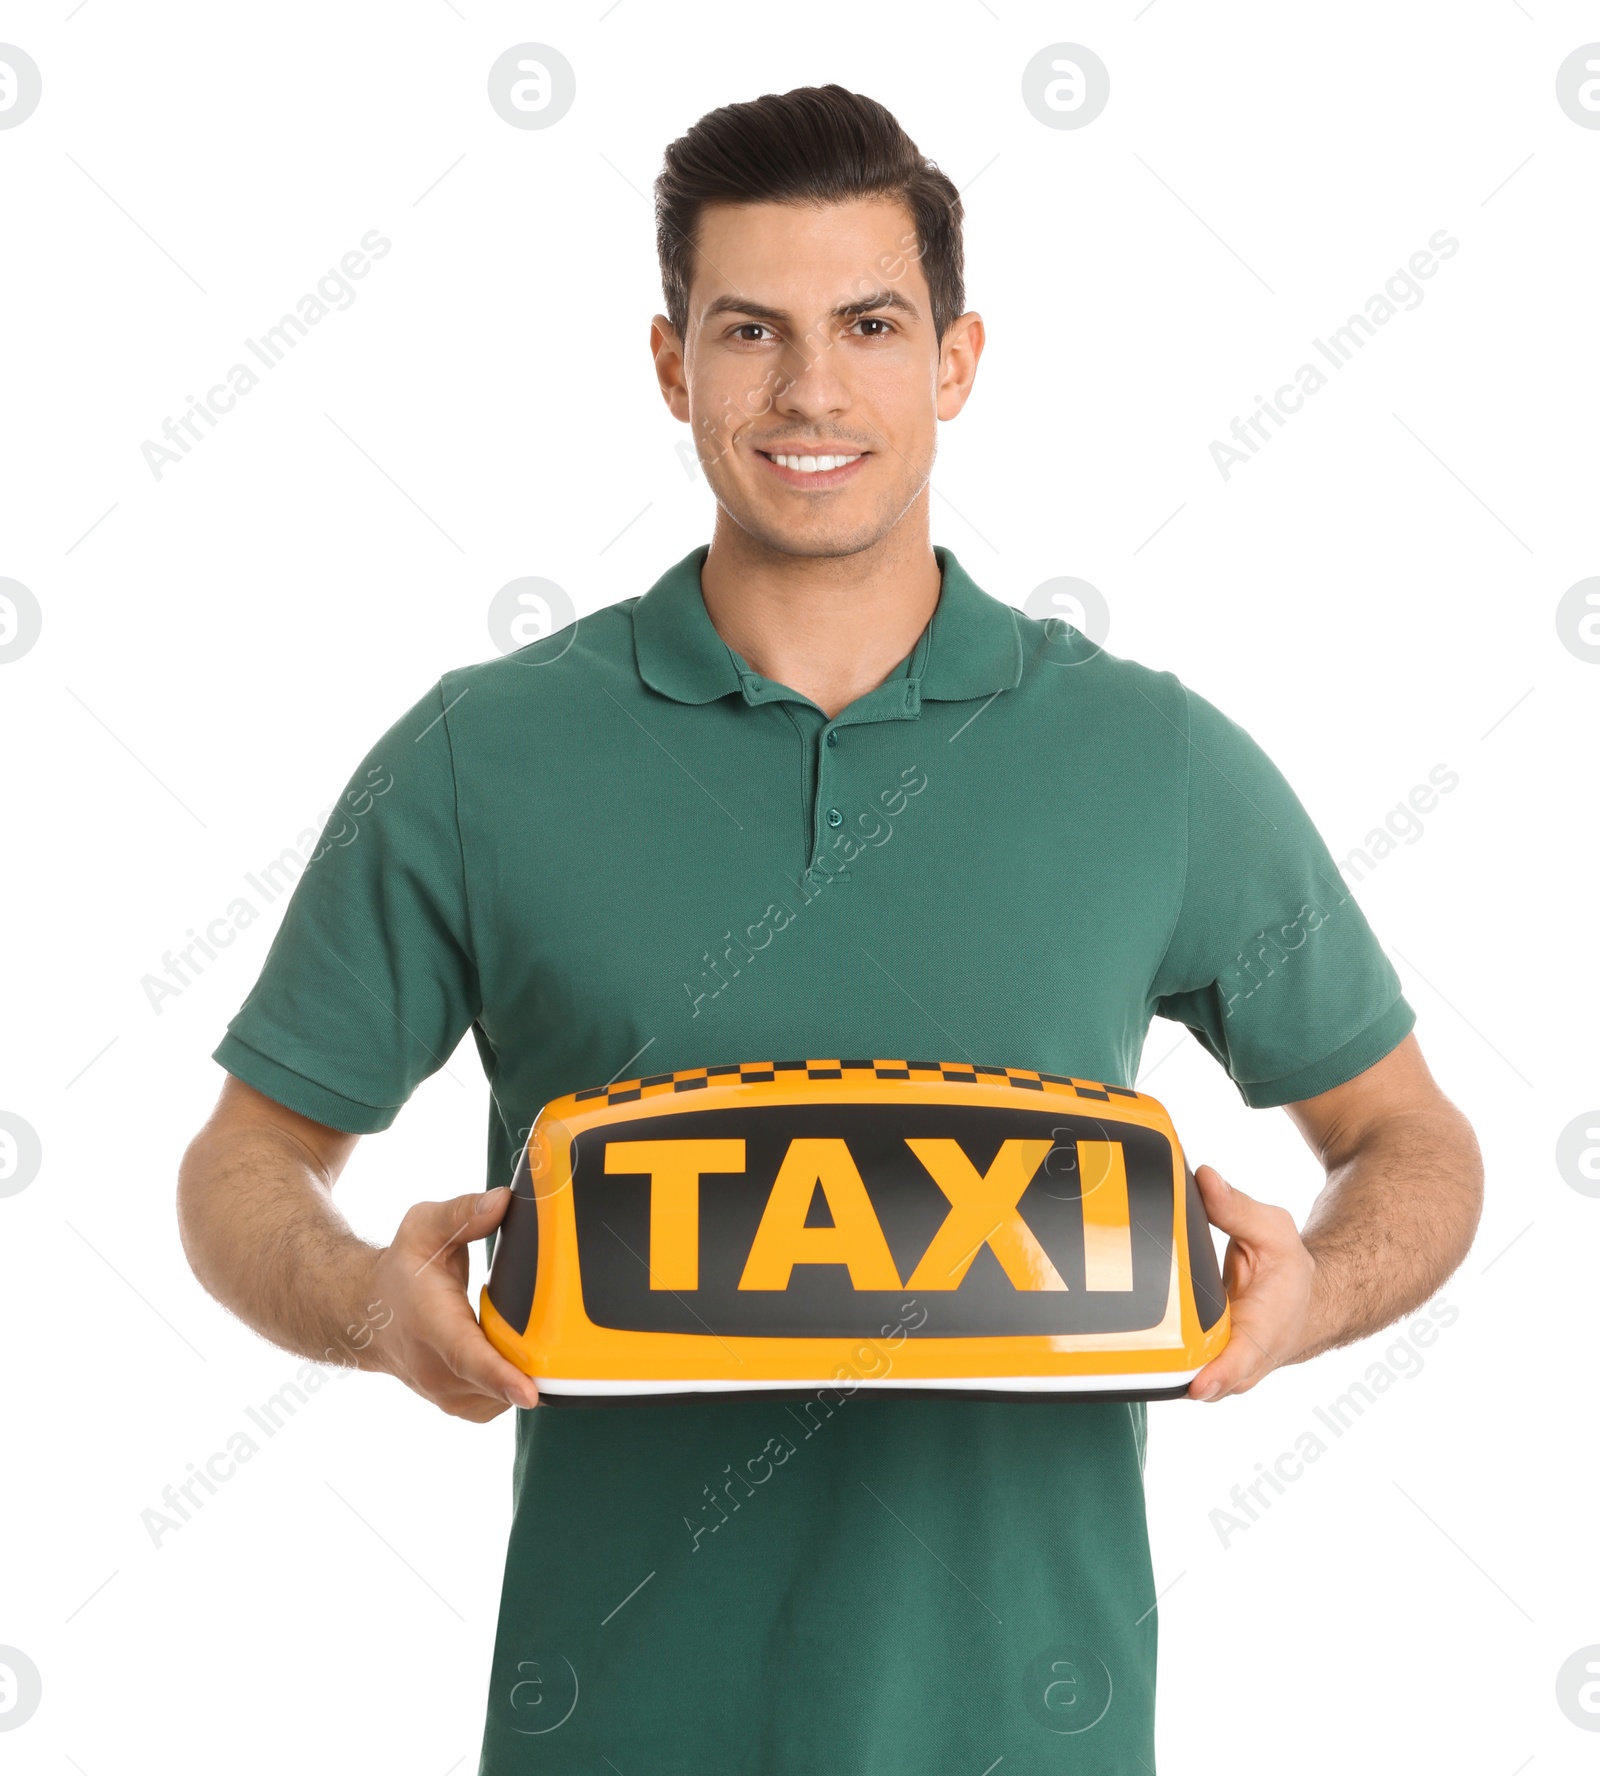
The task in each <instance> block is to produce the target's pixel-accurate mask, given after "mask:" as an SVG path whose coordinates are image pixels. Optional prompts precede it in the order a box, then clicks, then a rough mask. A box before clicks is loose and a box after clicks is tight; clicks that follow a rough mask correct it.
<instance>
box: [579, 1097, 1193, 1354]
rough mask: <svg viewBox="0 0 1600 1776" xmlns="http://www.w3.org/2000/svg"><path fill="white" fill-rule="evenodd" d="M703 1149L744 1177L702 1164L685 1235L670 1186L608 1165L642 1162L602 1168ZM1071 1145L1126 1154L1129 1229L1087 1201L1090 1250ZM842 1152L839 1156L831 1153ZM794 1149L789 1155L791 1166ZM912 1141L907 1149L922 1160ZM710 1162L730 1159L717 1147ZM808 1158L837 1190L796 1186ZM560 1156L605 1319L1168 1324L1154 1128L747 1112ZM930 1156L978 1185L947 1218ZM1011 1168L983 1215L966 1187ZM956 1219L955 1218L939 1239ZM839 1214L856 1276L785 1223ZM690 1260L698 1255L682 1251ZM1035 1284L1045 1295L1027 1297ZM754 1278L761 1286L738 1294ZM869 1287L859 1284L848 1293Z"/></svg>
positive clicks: (848, 1329)
mask: <svg viewBox="0 0 1600 1776" xmlns="http://www.w3.org/2000/svg"><path fill="white" fill-rule="evenodd" d="M701 1141H704V1142H723V1143H726V1142H729V1141H737V1142H742V1143H743V1153H742V1158H743V1162H744V1169H743V1170H742V1171H735V1170H731V1169H728V1170H723V1171H714V1170H707V1171H706V1172H705V1173H704V1174H703V1175H701V1176H700V1177H699V1181H698V1188H697V1192H695V1193H694V1194H696V1195H697V1199H698V1202H697V1208H698V1224H697V1226H695V1225H694V1211H693V1210H692V1209H691V1210H690V1211H689V1214H690V1222H689V1224H688V1230H687V1232H686V1230H685V1226H684V1225H683V1223H682V1221H681V1205H682V1204H683V1203H684V1201H685V1194H684V1192H683V1190H682V1189H681V1188H680V1189H678V1190H677V1191H676V1192H670V1191H667V1190H663V1189H659V1188H658V1185H657V1182H656V1180H655V1174H653V1173H652V1172H651V1171H649V1170H647V1169H644V1168H643V1167H642V1166H641V1167H640V1169H637V1170H624V1169H619V1162H620V1164H621V1165H623V1166H626V1165H629V1164H638V1163H639V1161H638V1156H637V1150H636V1151H635V1154H634V1155H633V1156H630V1155H629V1154H627V1153H620V1152H619V1154H617V1155H615V1156H612V1157H611V1159H610V1161H609V1166H610V1169H608V1155H607V1148H608V1147H609V1146H611V1145H612V1144H613V1143H630V1142H631V1143H648V1142H674V1143H685V1142H701ZM1080 1141H1082V1142H1086V1143H1088V1142H1094V1143H1107V1142H1112V1143H1119V1144H1120V1147H1121V1154H1122V1160H1123V1165H1124V1168H1125V1173H1126V1179H1127V1205H1128V1215H1127V1221H1126V1223H1125V1228H1126V1231H1125V1232H1124V1231H1123V1229H1122V1227H1121V1226H1118V1225H1111V1226H1107V1225H1106V1216H1107V1203H1108V1201H1109V1202H1110V1203H1111V1204H1112V1205H1113V1206H1115V1204H1116V1203H1117V1202H1118V1201H1119V1200H1120V1194H1121V1192H1120V1182H1119V1185H1118V1187H1117V1188H1116V1189H1114V1190H1111V1191H1109V1192H1108V1194H1107V1196H1106V1197H1100V1198H1099V1199H1098V1201H1097V1203H1096V1205H1095V1207H1094V1209H1093V1210H1092V1211H1091V1213H1090V1216H1089V1219H1090V1220H1091V1221H1092V1222H1094V1223H1096V1225H1095V1227H1094V1228H1093V1229H1092V1230H1091V1241H1090V1242H1086V1240H1085V1213H1084V1194H1083V1187H1082V1183H1081V1178H1082V1174H1083V1168H1082V1167H1081V1166H1080V1163H1079V1151H1078V1143H1079V1142H1080ZM841 1142H842V1143H843V1147H844V1149H845V1150H846V1152H847V1159H844V1158H841V1156H840V1149H839V1145H838V1144H839V1143H841ZM1022 1142H1040V1143H1042V1142H1048V1143H1049V1146H1048V1150H1047V1151H1045V1152H1044V1153H1043V1154H1042V1156H1039V1158H1038V1163H1037V1164H1036V1165H1034V1164H1033V1163H1032V1162H1033V1159H1034V1158H1035V1156H1037V1155H1038V1154H1039V1150H1038V1149H1037V1148H1033V1149H1027V1150H1024V1149H1021V1148H1020V1147H1013V1148H1012V1150H1011V1153H1010V1154H1009V1155H1002V1154H1001V1149H1002V1147H1003V1146H1004V1145H1005V1144H1006V1143H1022ZM796 1143H799V1144H800V1147H799V1150H798V1152H797V1153H794V1154H792V1153H791V1149H792V1148H793V1147H794V1146H795V1144H796ZM910 1143H917V1144H919V1145H920V1150H921V1153H922V1154H923V1156H924V1157H919V1151H918V1147H916V1146H913V1145H911V1144H910ZM951 1143H954V1147H955V1148H956V1149H959V1153H958V1154H957V1153H955V1152H954V1151H953V1149H952V1147H951V1145H950V1144H951ZM824 1144H826V1145H824ZM718 1151H720V1153H721V1156H722V1158H723V1159H726V1158H727V1157H728V1151H727V1149H726V1148H723V1149H720V1150H718ZM1096 1152H1097V1154H1098V1155H1100V1156H1101V1157H1100V1158H1098V1159H1097V1160H1096V1161H1095V1163H1096V1164H1097V1165H1099V1166H1100V1167H1101V1168H1102V1170H1103V1165H1104V1160H1103V1155H1104V1152H1105V1149H1104V1147H1103V1146H1102V1147H1100V1148H1098V1149H1096ZM819 1154H820V1155H823V1157H824V1160H825V1162H826V1163H825V1164H824V1165H823V1166H822V1167H821V1168H820V1169H821V1170H823V1171H830V1170H831V1176H832V1180H833V1182H832V1185H831V1186H830V1182H829V1179H828V1178H826V1177H824V1178H820V1179H819V1180H818V1181H817V1182H816V1183H815V1184H811V1185H808V1184H806V1183H805V1181H804V1180H805V1174H806V1171H807V1169H808V1166H809V1164H810V1162H811V1161H812V1160H814V1159H815V1158H816V1157H817V1156H818V1155H819ZM829 1156H831V1158H830V1157H829ZM573 1157H574V1164H573V1208H574V1212H575V1214H576V1217H577V1241H578V1265H579V1272H580V1277H581V1281H582V1288H583V1302H584V1309H585V1312H586V1313H587V1314H588V1317H589V1319H590V1320H591V1321H592V1322H593V1323H594V1324H596V1325H599V1326H608V1327H614V1328H617V1329H619V1330H628V1331H637V1332H681V1333H690V1334H701V1335H704V1334H707V1333H711V1334H716V1335H721V1336H746V1337H749V1336H756V1337H784V1336H792V1337H870V1336H875V1335H877V1334H878V1333H879V1332H880V1331H881V1329H882V1327H883V1326H884V1325H886V1324H890V1323H894V1322H899V1321H902V1320H903V1319H904V1318H905V1316H904V1314H903V1312H902V1303H903V1302H905V1301H906V1300H907V1298H908V1297H910V1296H913V1295H914V1296H915V1297H916V1301H917V1304H918V1307H919V1308H925V1309H926V1310H927V1317H926V1319H925V1320H923V1321H922V1322H921V1324H920V1325H918V1326H917V1327H916V1328H915V1329H914V1330H913V1331H912V1332H911V1336H913V1337H922V1338H938V1337H972V1336H1005V1335H1015V1334H1024V1333H1031V1334H1046V1335H1055V1336H1066V1335H1071V1334H1078V1333H1088V1332H1133V1331H1142V1330H1146V1329H1148V1328H1150V1327H1152V1326H1154V1325H1157V1324H1159V1322H1160V1320H1161V1318H1162V1316H1163V1314H1164V1313H1165V1311H1166V1306H1167V1299H1168V1293H1169V1289H1170V1283H1171V1274H1172V1229H1173V1208H1174V1204H1173V1184H1172V1180H1173V1155H1172V1148H1171V1144H1170V1142H1169V1141H1168V1139H1167V1137H1166V1136H1165V1135H1163V1134H1161V1133H1159V1132H1158V1131H1156V1130H1153V1129H1146V1128H1143V1127H1140V1126H1137V1125H1134V1124H1130V1123H1122V1122H1118V1121H1116V1120H1115V1119H1114V1118H1097V1117H1093V1116H1087V1115H1082V1114H1072V1113H1068V1112H1065V1111H1061V1110H1020V1109H1017V1110H1013V1109H1010V1108H993V1107H988V1106H979V1105H957V1104H944V1105H937V1104H933V1105H930V1104H916V1103H866V1104H809V1105H761V1106H754V1107H751V1108H748V1109H738V1110H720V1111H712V1110H708V1111H686V1112H682V1113H680V1114H677V1115H668V1116H656V1117H642V1118H639V1119H638V1120H633V1121H628V1122H625V1123H614V1124H612V1125H610V1126H608V1127H604V1128H599V1129H593V1130H589V1131H587V1132H585V1133H583V1134H581V1135H579V1136H578V1137H577V1140H576V1142H575V1144H574V1156H573ZM997 1157H998V1158H999V1165H998V1167H997V1166H996V1162H997ZM786 1160H787V1162H788V1169H787V1170H786V1171H783V1168H784V1167H785V1164H786ZM928 1160H931V1161H932V1162H933V1164H934V1169H935V1170H943V1171H944V1172H945V1174H946V1176H947V1177H954V1178H955V1180H956V1181H957V1182H958V1183H959V1182H960V1180H961V1179H962V1178H965V1180H966V1183H967V1186H968V1187H969V1188H970V1190H971V1192H972V1195H971V1198H970V1200H969V1201H968V1202H967V1203H966V1204H965V1205H962V1206H960V1207H959V1208H958V1205H957V1204H956V1203H955V1202H954V1201H953V1200H952V1197H951V1196H950V1195H949V1194H948V1192H947V1190H946V1189H945V1188H942V1186H941V1182H940V1181H939V1180H937V1179H936V1178H935V1177H934V1175H933V1174H932V1172H930V1169H929V1164H928V1163H927V1161H928ZM1008 1166H1009V1167H1010V1168H1011V1175H1012V1176H1013V1177H1014V1178H1020V1177H1021V1176H1022V1175H1024V1174H1026V1175H1028V1182H1027V1185H1026V1188H1024V1189H1022V1190H1021V1192H1020V1195H1014V1196H1013V1198H1012V1201H1010V1202H1007V1201H1005V1200H1004V1199H1005V1197H1006V1195H1007V1194H1008V1193H1007V1192H1005V1191H1003V1190H1002V1191H1000V1192H999V1194H998V1196H997V1195H995V1193H994V1192H993V1190H991V1191H990V1192H989V1202H988V1205H987V1207H985V1205H984V1201H983V1197H984V1192H983V1191H982V1189H981V1188H980V1181H981V1180H984V1179H986V1178H988V1177H989V1176H990V1174H991V1168H996V1169H995V1171H994V1176H995V1177H997V1178H998V1177H999V1176H1000V1174H1001V1173H1002V1172H1005V1171H1006V1169H1007V1167H1008ZM781 1171H782V1172H783V1177H784V1178H785V1179H786V1180H787V1183H786V1185H785V1187H784V1188H783V1189H781V1190H779V1191H778V1192H777V1193H776V1195H777V1196H778V1197H782V1198H783V1199H784V1201H785V1202H786V1203H787V1204H788V1205H789V1206H788V1208H787V1210H785V1211H784V1212H783V1213H779V1212H778V1210H779V1207H780V1205H779V1204H778V1202H777V1201H776V1200H775V1192H774V1186H775V1185H776V1184H778V1183H779V1182H780V1172H781ZM854 1177H859V1181H860V1185H861V1186H864V1187H865V1196H866V1199H867V1201H866V1203H863V1202H861V1201H860V1195H859V1190H858V1189H857V1188H856V1186H855V1185H854V1184H853V1183H852V1182H851V1180H852V1178H854ZM841 1179H842V1180H843V1183H841V1182H840V1180H841ZM797 1188H800V1189H806V1190H808V1195H807V1196H806V1206H805V1208H804V1213H803V1219H802V1217H801V1215H800V1213H799V1212H798V1211H797V1210H796V1208H795V1206H794V1205H795V1204H796V1203H797V1202H798V1200H799V1199H798V1198H797V1197H796V1195H795V1191H796V1189H797ZM1097 1188H1098V1186H1097V1185H1096V1186H1093V1187H1092V1189H1091V1194H1094V1191H1095V1189H1097ZM653 1200H654V1201H655V1203H656V1204H657V1206H658V1209H659V1210H660V1211H661V1212H663V1213H665V1212H666V1211H667V1209H668V1208H670V1207H671V1206H672V1205H674V1204H676V1205H679V1207H680V1220H679V1224H678V1225H677V1226H676V1227H674V1228H668V1227H663V1228H658V1229H654V1230H653V1229H652V1226H651V1212H652V1202H653ZM769 1204H771V1205H772V1207H773V1210H774V1213H773V1214H772V1215H771V1216H769V1215H768V1209H769ZM868 1204H870V1210H869V1208H868ZM841 1211H845V1212H846V1213H845V1214H842V1213H841ZM980 1211H981V1212H980ZM957 1213H959V1216H960V1219H959V1220H958V1221H957V1222H955V1223H953V1224H952V1225H951V1226H950V1227H949V1228H947V1227H946V1223H947V1222H949V1221H950V1218H951V1216H952V1214H957ZM847 1216H853V1219H851V1221H850V1228H851V1239H852V1241H853V1242H854V1245H853V1249H854V1252H855V1254H856V1255H857V1256H858V1257H859V1259H860V1264H859V1267H858V1270H856V1271H853V1270H852V1268H851V1267H850V1266H849V1265H848V1264H847V1263H845V1262H813V1261H811V1260H810V1258H809V1257H808V1256H807V1254H808V1253H810V1252H814V1251H818V1250H822V1251H828V1250H829V1249H830V1248H829V1246H828V1242H827V1240H826V1238H824V1239H823V1240H820V1241H817V1240H808V1239H807V1237H806V1236H805V1235H803V1234H799V1233H797V1232H796V1231H795V1230H796V1228H798V1227H800V1226H803V1227H804V1228H805V1229H807V1230H813V1229H826V1228H832V1227H844V1225H845V1220H846V1218H847ZM1019 1218H1020V1226H1019V1225H1018V1219H1019ZM779 1222H781V1223H783V1226H782V1227H778V1226H777V1224H778V1223H779ZM973 1229H975V1230H976V1231H972V1230H973ZM965 1232H971V1239H970V1240H967V1239H965V1238H956V1237H955V1236H956V1235H957V1234H964V1233H965ZM991 1233H992V1234H993V1239H992V1240H991V1239H990V1237H989V1235H990V1234H991ZM758 1235H759V1236H760V1239H761V1242H762V1243H761V1251H760V1252H759V1253H757V1252H756V1247H757V1243H758ZM653 1237H654V1242H655V1243H654V1249H653V1247H652V1239H653ZM936 1239H938V1240H940V1241H941V1244H940V1245H939V1246H937V1247H936V1246H935V1241H936ZM1091 1244H1092V1253H1091V1251H1090V1245H1091ZM957 1247H960V1248H961V1250H960V1251H955V1248H957ZM930 1249H931V1250H933V1251H934V1252H935V1253H937V1254H939V1255H940V1257H941V1259H942V1257H943V1255H944V1254H946V1253H950V1252H954V1253H955V1261H954V1265H953V1267H952V1265H946V1264H943V1263H942V1262H941V1263H939V1264H933V1263H932V1261H931V1260H930V1264H929V1265H927V1266H924V1270H923V1275H922V1278H921V1280H920V1281H918V1280H917V1273H918V1268H919V1265H923V1261H924V1259H925V1258H927V1257H928V1255H929V1253H930ZM691 1250H692V1252H693V1257H692V1258H690V1257H686V1256H685V1254H686V1253H687V1252H689V1251H691ZM969 1250H970V1253H971V1255H970V1258H968V1257H967V1256H966V1254H967V1252H968V1251H969ZM1119 1251H1120V1253H1121V1254H1122V1255H1123V1256H1122V1259H1121V1263H1122V1266H1123V1268H1122V1271H1121V1274H1120V1275H1119V1274H1118V1268H1117V1254H1118V1252H1119ZM1023 1252H1032V1253H1033V1254H1034V1268H1033V1271H1032V1273H1031V1275H1030V1273H1029V1271H1028V1269H1027V1266H1026V1264H1025V1263H1024V1262H1023V1261H1022V1260H1021V1259H1019V1257H1018V1254H1019V1253H1023ZM1107 1252H1110V1254H1111V1255H1112V1262H1111V1263H1110V1265H1109V1268H1108V1265H1107V1263H1106V1262H1105V1261H1104V1255H1105V1254H1106V1253H1107ZM663 1253H666V1254H668V1256H667V1257H666V1258H664V1257H663ZM1040 1253H1042V1256H1043V1259H1044V1260H1045V1262H1044V1263H1042V1264H1041V1263H1039V1261H1038V1257H1039V1254H1040ZM997 1254H998V1255H997ZM791 1261H792V1262H791ZM891 1261H892V1268H891ZM930 1271H931V1273H932V1274H930ZM1041 1273H1042V1274H1043V1275H1044V1276H1045V1277H1046V1278H1048V1279H1049V1283H1048V1286H1045V1287H1040V1286H1037V1282H1038V1278H1039V1276H1040V1274H1041ZM753 1275H754V1276H755V1277H756V1280H757V1282H758V1283H759V1284H761V1285H762V1286H751V1281H752V1276H753ZM1108 1275H1109V1276H1110V1278H1111V1282H1110V1284H1109V1285H1108V1280H1107V1279H1108ZM863 1279H865V1281H866V1283H867V1285H868V1286H864V1287H863V1286H858V1285H859V1284H860V1283H861V1281H862V1280H863ZM1019 1279H1020V1285H1021V1286H1019ZM741 1282H743V1283H744V1284H745V1286H744V1287H741ZM774 1283H776V1284H777V1286H773V1285H774ZM891 1283H892V1285H893V1286H890V1285H891ZM686 1284H687V1286H686ZM880 1284H881V1285H883V1286H879V1285H880ZM941 1284H942V1286H941ZM1063 1285H1064V1286H1063ZM1091 1285H1093V1286H1091Z"/></svg>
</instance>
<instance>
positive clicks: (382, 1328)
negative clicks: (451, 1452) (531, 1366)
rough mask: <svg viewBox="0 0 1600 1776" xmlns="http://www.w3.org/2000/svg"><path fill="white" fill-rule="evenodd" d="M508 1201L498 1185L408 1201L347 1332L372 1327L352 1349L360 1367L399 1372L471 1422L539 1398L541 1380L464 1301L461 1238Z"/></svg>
mask: <svg viewBox="0 0 1600 1776" xmlns="http://www.w3.org/2000/svg"><path fill="white" fill-rule="evenodd" d="M510 1201H511V1192H510V1191H509V1190H508V1189H506V1188H505V1187H504V1186H502V1187H501V1188H500V1189H499V1190H491V1191H488V1192H487V1193H486V1194H484V1195H472V1196H458V1197H455V1198H454V1199H453V1200H452V1201H450V1202H424V1203H417V1204H416V1205H415V1206H414V1207H413V1208H410V1209H408V1210H407V1211H406V1215H405V1219H404V1220H403V1221H401V1223H400V1227H399V1231H398V1232H397V1233H396V1234H395V1236H394V1241H393V1243H392V1244H390V1245H388V1246H385V1247H383V1248H382V1249H381V1250H379V1251H377V1252H374V1253H373V1254H372V1259H371V1263H370V1271H369V1276H370V1281H369V1284H368V1286H367V1288H366V1289H365V1291H364V1292H363V1293H364V1301H363V1304H362V1314H363V1317H362V1319H361V1320H359V1321H357V1322H354V1323H353V1324H352V1328H351V1332H350V1334H349V1335H348V1337H347V1340H346V1342H347V1344H351V1345H353V1344H354V1343H355V1340H356V1338H358V1337H362V1336H363V1334H364V1333H366V1332H368V1331H370V1334H371V1336H370V1339H368V1340H366V1342H364V1344H363V1345H362V1346H361V1347H360V1348H359V1349H358V1350H357V1354H356V1360H357V1361H358V1362H359V1363H360V1365H361V1367H362V1368H363V1369H378V1370H382V1371H383V1372H384V1373H386V1374H389V1375H394V1376H397V1377H398V1378H399V1379H400V1380H401V1381H403V1382H404V1383H405V1384H406V1386H407V1387H408V1388H410V1389H412V1390H413V1392H415V1393H419V1394H421V1395H422V1397H423V1399H424V1400H431V1401H432V1402H433V1404H434V1405H435V1406H437V1407H438V1408H439V1409H440V1410H441V1411H442V1412H448V1413H449V1414H450V1416H451V1417H452V1418H469V1419H471V1420H472V1421H473V1422H474V1423H476V1424H482V1423H484V1422H485V1421H486V1420H488V1419H491V1418H495V1417H497V1416H498V1415H499V1414H500V1413H502V1412H504V1411H505V1409H506V1407H507V1406H537V1405H538V1404H539V1390H538V1388H537V1387H535V1386H534V1384H533V1381H532V1380H531V1379H530V1378H529V1377H528V1376H526V1375H524V1374H523V1373H522V1371H521V1370H520V1369H516V1368H514V1367H513V1366H512V1365H511V1364H510V1363H508V1362H507V1361H506V1360H505V1358H504V1357H502V1356H501V1355H500V1353H499V1352H498V1351H497V1350H496V1349H495V1348H494V1346H493V1345H492V1344H490V1342H489V1340H488V1339H487V1338H486V1337H484V1335H483V1330H482V1328H481V1327H480V1326H479V1325H478V1321H477V1317H476V1315H475V1314H474V1313H473V1311H472V1307H471V1304H470V1303H469V1302H468V1300H467V1293H466V1290H467V1246H468V1244H469V1242H470V1241H472V1240H478V1239H482V1238H483V1237H484V1235H485V1234H487V1233H488V1232H489V1230H490V1229H491V1228H494V1227H498V1226H499V1225H500V1222H501V1219H502V1218H503V1217H504V1215H505V1212H506V1208H507V1206H508V1205H509V1203H510Z"/></svg>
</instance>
